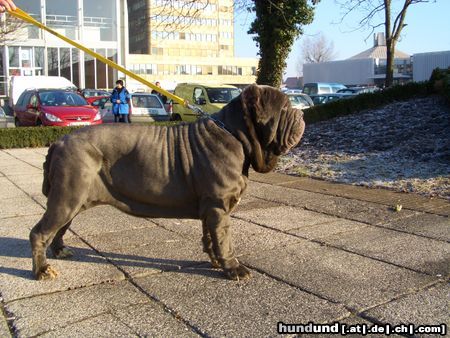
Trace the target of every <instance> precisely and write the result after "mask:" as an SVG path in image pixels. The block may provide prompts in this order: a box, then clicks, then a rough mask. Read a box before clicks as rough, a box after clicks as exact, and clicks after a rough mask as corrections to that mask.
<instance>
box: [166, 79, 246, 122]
mask: <svg viewBox="0 0 450 338" xmlns="http://www.w3.org/2000/svg"><path fill="white" fill-rule="evenodd" d="M240 93H241V90H240V89H239V88H237V87H235V86H231V85H211V84H200V83H180V84H178V85H177V87H176V88H175V91H174V94H175V95H177V96H179V97H181V98H183V99H185V100H188V101H189V102H191V103H193V104H195V105H198V106H200V108H201V109H202V110H203V111H204V112H205V113H208V114H213V113H216V112H218V111H219V110H220V109H222V108H223V107H224V106H225V105H226V104H227V103H229V102H230V101H231V100H232V99H234V98H235V97H237V96H239V94H240ZM197 118H198V115H197V114H195V112H193V111H192V110H191V109H189V108H186V107H183V105H181V104H179V103H175V102H174V105H173V114H172V119H173V120H183V121H195V120H196V119H197Z"/></svg>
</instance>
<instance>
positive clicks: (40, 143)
mask: <svg viewBox="0 0 450 338" xmlns="http://www.w3.org/2000/svg"><path fill="white" fill-rule="evenodd" d="M77 128H79V127H19V128H2V129H0V149H7V148H27V147H48V146H49V145H50V144H52V143H53V142H55V141H56V140H58V139H59V138H60V137H62V136H63V135H66V134H69V133H70V132H72V131H73V130H75V129H77Z"/></svg>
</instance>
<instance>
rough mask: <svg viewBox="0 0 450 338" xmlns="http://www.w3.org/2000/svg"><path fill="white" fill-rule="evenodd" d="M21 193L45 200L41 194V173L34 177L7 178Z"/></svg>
mask: <svg viewBox="0 0 450 338" xmlns="http://www.w3.org/2000/svg"><path fill="white" fill-rule="evenodd" d="M9 179H10V180H11V181H13V182H14V184H16V185H17V186H18V187H19V188H20V189H21V190H22V191H24V192H25V193H27V194H28V195H30V196H32V197H42V198H44V199H45V200H47V198H46V197H45V196H44V195H43V194H42V180H43V176H42V173H39V174H34V175H19V176H11V177H9Z"/></svg>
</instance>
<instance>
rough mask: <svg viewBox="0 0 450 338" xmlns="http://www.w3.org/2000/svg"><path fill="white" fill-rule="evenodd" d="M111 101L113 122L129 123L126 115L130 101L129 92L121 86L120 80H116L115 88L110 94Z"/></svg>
mask: <svg viewBox="0 0 450 338" xmlns="http://www.w3.org/2000/svg"><path fill="white" fill-rule="evenodd" d="M111 102H112V104H113V109H112V112H113V114H114V122H124V123H130V119H129V117H128V114H129V109H130V108H129V105H128V103H129V102H130V93H128V90H127V89H126V88H125V87H124V86H123V81H122V80H117V81H116V88H114V90H113V92H112V94H111Z"/></svg>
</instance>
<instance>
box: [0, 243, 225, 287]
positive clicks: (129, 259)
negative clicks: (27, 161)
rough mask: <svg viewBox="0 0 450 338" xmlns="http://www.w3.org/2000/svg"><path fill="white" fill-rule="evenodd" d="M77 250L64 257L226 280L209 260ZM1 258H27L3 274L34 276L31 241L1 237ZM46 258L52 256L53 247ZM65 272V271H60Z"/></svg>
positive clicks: (72, 247) (27, 277) (2, 270)
mask: <svg viewBox="0 0 450 338" xmlns="http://www.w3.org/2000/svg"><path fill="white" fill-rule="evenodd" d="M70 248H71V249H73V251H74V253H75V254H74V256H73V257H71V258H69V259H67V260H65V261H71V262H84V263H95V264H107V263H108V261H105V260H104V258H106V259H108V260H109V262H111V263H112V264H114V265H115V266H116V267H120V268H121V269H122V270H123V269H124V268H127V267H138V268H139V267H140V268H148V269H157V270H161V271H172V272H181V273H186V274H197V275H201V276H207V277H212V278H217V279H226V278H225V276H224V275H223V273H222V271H221V270H220V269H213V268H211V265H210V263H209V262H207V261H194V260H179V259H162V258H152V257H145V256H138V255H127V254H119V253H116V252H101V253H100V254H98V253H97V252H95V251H93V250H91V249H86V248H82V247H77V246H70ZM0 257H13V258H28V259H29V263H30V264H29V266H30V268H29V269H19V268H11V267H4V266H0V274H8V275H12V276H16V277H20V278H25V279H34V278H33V275H32V274H31V249H30V244H29V241H27V240H24V239H19V238H11V237H0ZM47 257H48V258H49V259H52V254H51V253H50V250H48V251H47ZM61 272H62V273H64V271H63V270H62V271H61Z"/></svg>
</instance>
